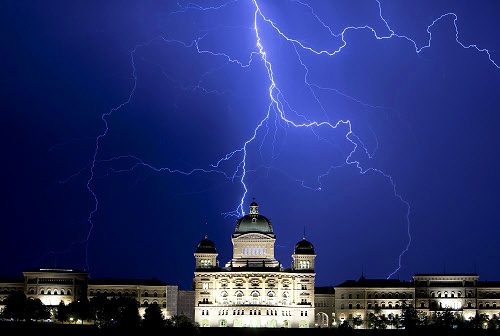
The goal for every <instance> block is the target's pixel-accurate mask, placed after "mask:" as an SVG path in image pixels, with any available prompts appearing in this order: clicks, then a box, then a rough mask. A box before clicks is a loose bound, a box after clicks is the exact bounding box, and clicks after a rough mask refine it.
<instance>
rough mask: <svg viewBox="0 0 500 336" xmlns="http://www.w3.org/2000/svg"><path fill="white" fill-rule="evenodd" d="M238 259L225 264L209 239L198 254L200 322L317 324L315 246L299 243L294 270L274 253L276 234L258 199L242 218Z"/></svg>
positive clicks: (218, 324) (197, 310)
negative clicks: (220, 262) (219, 259)
mask: <svg viewBox="0 0 500 336" xmlns="http://www.w3.org/2000/svg"><path fill="white" fill-rule="evenodd" d="M231 241H232V243H233V257H232V258H231V260H230V261H229V262H227V263H226V264H225V266H224V267H219V262H218V260H217V257H218V254H217V250H216V248H215V244H214V243H213V242H212V241H210V240H208V239H207V238H206V237H205V239H203V240H202V241H200V243H199V244H198V247H197V249H196V252H195V254H194V256H195V260H196V271H195V273H194V281H193V284H194V291H195V308H194V316H195V321H196V322H197V323H198V324H199V325H200V326H201V327H270V328H276V327H284V328H291V327H293V328H308V327H313V326H314V279H315V273H314V259H315V257H316V255H315V253H314V247H313V245H312V244H311V243H309V242H308V241H307V240H305V239H303V240H302V241H300V242H298V243H297V245H296V246H295V250H294V253H293V254H292V260H293V262H292V266H291V268H283V266H282V265H281V263H280V262H279V261H278V260H276V259H275V257H274V244H275V241H276V236H275V234H274V232H273V227H272V225H271V222H270V220H269V219H267V218H266V217H264V216H262V215H261V214H260V213H259V206H258V205H257V203H255V202H252V203H251V204H250V212H249V213H248V214H247V215H245V216H243V217H241V218H240V219H238V220H237V222H236V228H235V230H234V233H233V235H232V239H231Z"/></svg>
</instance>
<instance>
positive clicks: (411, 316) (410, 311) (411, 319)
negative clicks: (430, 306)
mask: <svg viewBox="0 0 500 336" xmlns="http://www.w3.org/2000/svg"><path fill="white" fill-rule="evenodd" d="M401 317H402V318H401V323H402V325H403V326H404V328H405V329H407V330H411V329H415V327H416V326H417V324H419V318H418V313H417V310H416V309H415V308H414V307H413V306H412V305H409V304H407V303H403V311H402V314H401Z"/></svg>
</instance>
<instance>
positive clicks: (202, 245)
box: [196, 237, 217, 253]
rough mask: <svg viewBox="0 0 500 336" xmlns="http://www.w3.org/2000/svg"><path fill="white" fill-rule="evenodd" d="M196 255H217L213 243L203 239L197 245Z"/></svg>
mask: <svg viewBox="0 0 500 336" xmlns="http://www.w3.org/2000/svg"><path fill="white" fill-rule="evenodd" d="M196 253H217V250H216V249H215V244H214V242H213V241H211V240H210V239H208V238H207V237H205V239H202V240H201V241H200V242H199V243H198V246H197V247H196Z"/></svg>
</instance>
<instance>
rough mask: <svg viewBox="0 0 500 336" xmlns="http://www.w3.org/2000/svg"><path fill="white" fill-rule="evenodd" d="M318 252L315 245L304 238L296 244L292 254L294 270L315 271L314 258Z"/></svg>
mask: <svg viewBox="0 0 500 336" xmlns="http://www.w3.org/2000/svg"><path fill="white" fill-rule="evenodd" d="M315 258H316V254H315V252H314V246H313V244H311V243H310V242H309V241H307V240H306V239H305V238H302V240H301V241H299V242H298V243H297V244H295V250H294V253H293V254H292V260H293V265H292V267H293V270H294V271H311V272H313V271H314V259H315Z"/></svg>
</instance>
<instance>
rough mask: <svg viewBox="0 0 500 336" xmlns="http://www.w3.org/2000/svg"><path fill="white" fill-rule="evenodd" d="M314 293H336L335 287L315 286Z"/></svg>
mask: <svg viewBox="0 0 500 336" xmlns="http://www.w3.org/2000/svg"><path fill="white" fill-rule="evenodd" d="M314 294H335V287H333V286H326V287H314Z"/></svg>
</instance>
